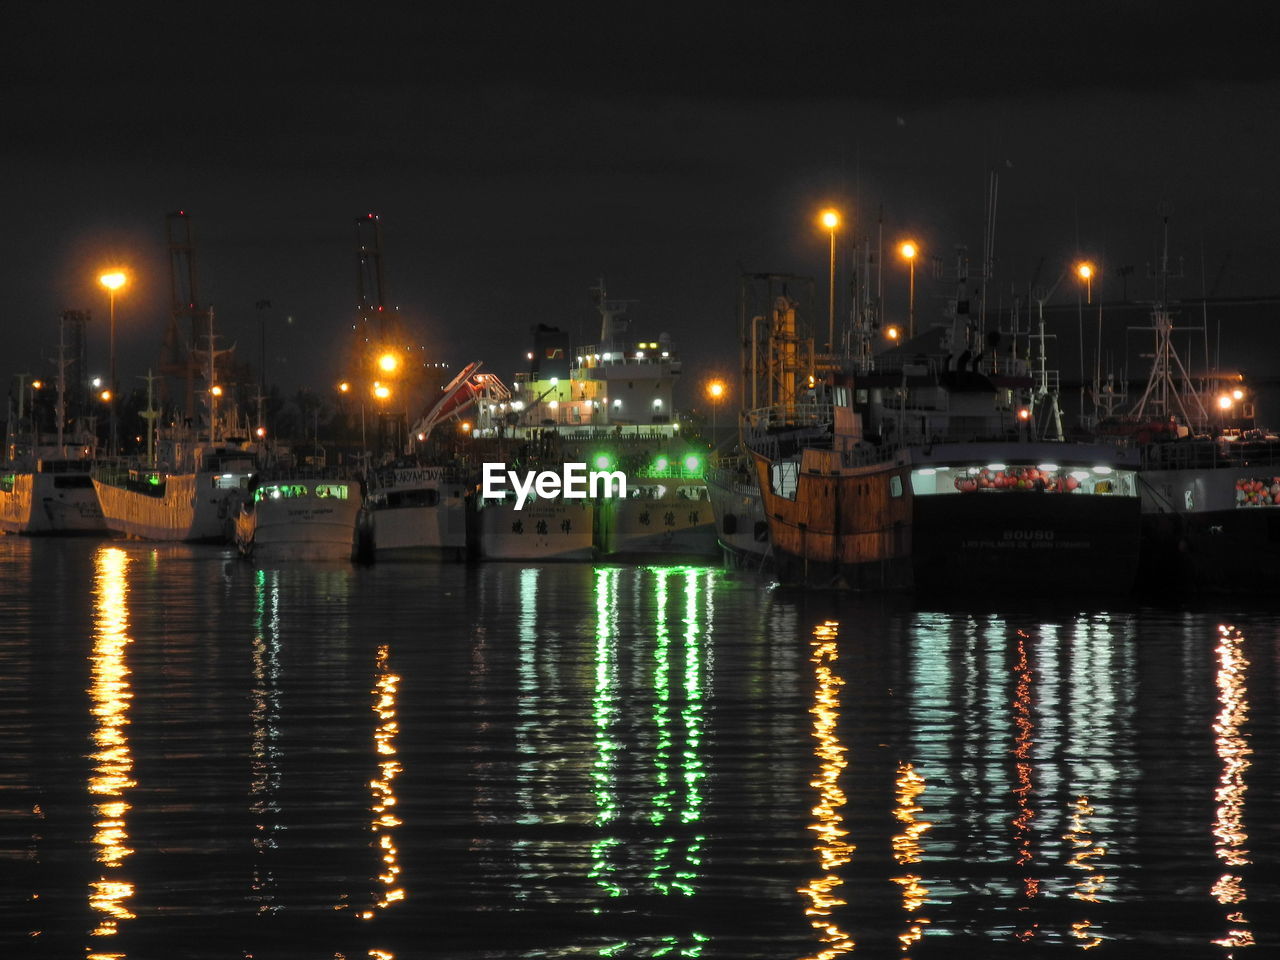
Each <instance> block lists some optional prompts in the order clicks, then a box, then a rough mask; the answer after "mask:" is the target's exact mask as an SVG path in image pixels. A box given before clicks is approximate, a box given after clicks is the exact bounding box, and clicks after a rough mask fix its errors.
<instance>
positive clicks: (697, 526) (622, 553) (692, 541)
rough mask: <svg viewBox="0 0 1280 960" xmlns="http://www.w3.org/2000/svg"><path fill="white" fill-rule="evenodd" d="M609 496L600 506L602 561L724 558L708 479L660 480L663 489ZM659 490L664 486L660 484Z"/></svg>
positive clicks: (598, 530) (598, 544)
mask: <svg viewBox="0 0 1280 960" xmlns="http://www.w3.org/2000/svg"><path fill="white" fill-rule="evenodd" d="M639 482H640V483H641V484H642V486H641V487H640V488H639V489H640V491H641V493H640V495H639V496H632V497H628V498H627V499H625V500H621V499H620V500H605V501H603V502H602V503H601V504H600V505H599V506H598V507H597V508H596V510H597V525H596V547H597V550H598V553H599V555H600V557H601V558H602V559H605V560H612V561H617V562H644V561H651V560H654V559H656V558H659V557H661V558H662V559H663V560H665V561H669V562H677V561H686V562H695V563H697V562H700V563H705V562H707V561H709V560H714V559H716V558H717V557H719V556H720V550H719V547H718V545H717V543H716V527H715V515H714V511H713V510H712V507H711V503H710V501H709V500H708V497H707V488H706V485H705V484H702V483H674V482H672V481H667V482H666V483H665V484H660V489H661V491H662V492H661V493H660V494H658V495H648V494H647V493H646V492H645V491H646V490H647V489H648V487H646V486H644V485H645V484H648V485H649V486H654V482H653V481H646V480H641V481H639ZM654 489H655V492H656V491H657V489H659V487H657V486H654Z"/></svg>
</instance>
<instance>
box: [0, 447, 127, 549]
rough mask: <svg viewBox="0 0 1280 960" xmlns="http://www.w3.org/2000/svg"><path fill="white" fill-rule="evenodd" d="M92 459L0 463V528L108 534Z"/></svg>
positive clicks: (53, 532)
mask: <svg viewBox="0 0 1280 960" xmlns="http://www.w3.org/2000/svg"><path fill="white" fill-rule="evenodd" d="M90 465H91V463H90V461H89V460H79V459H69V460H68V459H45V458H40V459H37V460H35V461H34V462H33V461H30V460H28V461H27V462H25V463H7V464H4V465H2V466H0V530H2V531H4V532H5V533H23V534H105V533H106V532H107V526H106V524H105V523H104V522H103V519H102V508H101V507H100V506H99V505H98V495H97V493H96V492H95V491H94V489H93V481H92V480H91V479H90V476H89V468H90Z"/></svg>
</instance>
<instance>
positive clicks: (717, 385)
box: [707, 380, 725, 445]
mask: <svg viewBox="0 0 1280 960" xmlns="http://www.w3.org/2000/svg"><path fill="white" fill-rule="evenodd" d="M724 392H725V385H724V381H723V380H711V381H709V382H708V383H707V396H708V397H710V398H711V443H712V445H714V444H715V442H716V411H717V409H718V408H719V406H720V398H721V397H723V396H724Z"/></svg>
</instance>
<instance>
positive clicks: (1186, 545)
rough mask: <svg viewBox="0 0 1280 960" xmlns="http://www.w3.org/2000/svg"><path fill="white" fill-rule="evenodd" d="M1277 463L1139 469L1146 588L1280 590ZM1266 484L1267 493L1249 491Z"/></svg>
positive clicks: (1258, 593) (1142, 583) (1142, 578)
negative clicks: (1274, 490) (1275, 490)
mask: <svg viewBox="0 0 1280 960" xmlns="http://www.w3.org/2000/svg"><path fill="white" fill-rule="evenodd" d="M1276 475H1280V468H1277V466H1276V465H1274V464H1267V465H1265V466H1261V467H1235V466H1232V467H1219V468H1206V469H1187V470H1151V471H1148V472H1146V473H1144V474H1143V475H1142V481H1143V483H1142V500H1143V513H1142V562H1141V573H1140V578H1139V586H1140V588H1141V589H1142V590H1143V591H1144V592H1159V593H1167V592H1170V591H1176V592H1180V593H1186V592H1200V593H1213V594H1226V593H1239V594H1248V595H1252V596H1264V595H1271V596H1274V595H1276V594H1277V593H1280V583H1277V577H1276V571H1277V570H1280V502H1278V501H1277V499H1276V498H1273V497H1272V496H1270V495H1269V491H1270V489H1271V487H1272V486H1273V485H1274V484H1276V483H1280V480H1278V479H1277V476H1276ZM1254 484H1263V485H1264V487H1265V489H1266V490H1267V491H1268V494H1266V495H1262V494H1260V491H1253V490H1250V491H1248V492H1245V491H1244V489H1243V488H1244V487H1245V486H1246V485H1254Z"/></svg>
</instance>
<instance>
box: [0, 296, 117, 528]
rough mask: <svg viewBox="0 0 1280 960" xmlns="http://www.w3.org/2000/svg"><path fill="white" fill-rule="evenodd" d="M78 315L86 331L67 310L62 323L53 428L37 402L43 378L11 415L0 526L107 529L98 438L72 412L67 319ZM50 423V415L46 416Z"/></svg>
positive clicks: (0, 474) (21, 395)
mask: <svg viewBox="0 0 1280 960" xmlns="http://www.w3.org/2000/svg"><path fill="white" fill-rule="evenodd" d="M72 318H74V319H75V320H76V326H77V330H76V332H77V333H78V334H79V335H80V336H81V337H82V336H83V318H82V317H80V316H79V315H75V314H68V315H64V316H63V318H62V322H61V323H60V325H59V338H58V339H59V342H58V376H57V382H56V398H57V399H56V402H55V404H54V408H53V417H54V430H53V431H52V432H51V433H50V432H45V431H42V430H41V428H40V420H39V418H38V417H37V411H36V408H35V397H36V392H37V391H38V390H41V389H42V384H41V382H40V381H39V380H36V381H33V382H32V384H31V387H30V395H31V407H30V408H26V407H25V405H24V404H23V400H24V399H25V396H26V393H27V390H26V389H24V388H23V387H20V388H19V390H18V409H17V410H16V411H15V410H14V409H13V407H12V403H11V405H10V408H9V415H8V417H7V418H6V421H5V422H6V436H5V446H4V454H3V458H2V459H0V532H5V533H21V534H29V535H49V534H73V535H74V534H83V535H103V534H106V533H107V526H106V523H105V522H104V521H103V518H102V507H101V506H100V505H99V503H98V495H97V493H96V492H95V491H94V489H93V481H92V479H91V478H90V475H89V472H90V469H91V467H92V465H93V459H94V455H95V452H96V449H97V438H96V437H95V436H94V434H93V431H92V430H91V429H89V427H88V426H87V425H86V422H85V421H84V420H83V419H72V420H70V421H69V419H68V416H67V378H66V372H67V367H68V366H70V364H71V360H69V359H68V358H67V352H68V351H67V343H66V337H67V327H68V325H69V324H68V321H69V320H70V319H72ZM46 424H47V421H46Z"/></svg>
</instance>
